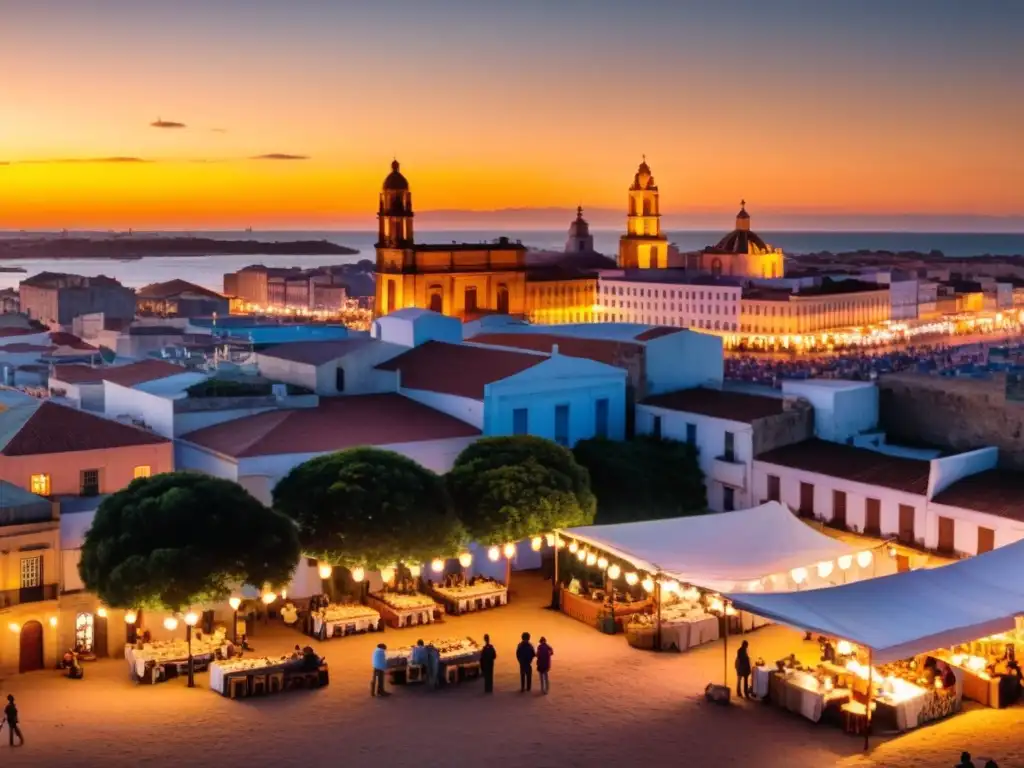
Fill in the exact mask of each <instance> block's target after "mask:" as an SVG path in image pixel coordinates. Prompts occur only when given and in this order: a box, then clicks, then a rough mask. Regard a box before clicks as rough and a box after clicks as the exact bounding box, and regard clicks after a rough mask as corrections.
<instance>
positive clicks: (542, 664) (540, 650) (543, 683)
mask: <svg viewBox="0 0 1024 768" xmlns="http://www.w3.org/2000/svg"><path fill="white" fill-rule="evenodd" d="M554 655H555V650H554V648H552V647H551V646H550V645H548V641H547V638H545V637H542V638H541V639H540V643H539V644H538V645H537V676H538V677H539V678H540V692H541V693H543V694H544V695H545V696H547V694H548V673H549V672H550V671H551V657H552V656H554Z"/></svg>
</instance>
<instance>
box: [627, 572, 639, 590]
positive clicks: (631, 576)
mask: <svg viewBox="0 0 1024 768" xmlns="http://www.w3.org/2000/svg"><path fill="white" fill-rule="evenodd" d="M638 581H640V577H639V576H637V575H636V574H635V573H633V571H630V572H629V573H627V574H626V583H627V584H629V586H631V587H633V586H636V583H637V582H638Z"/></svg>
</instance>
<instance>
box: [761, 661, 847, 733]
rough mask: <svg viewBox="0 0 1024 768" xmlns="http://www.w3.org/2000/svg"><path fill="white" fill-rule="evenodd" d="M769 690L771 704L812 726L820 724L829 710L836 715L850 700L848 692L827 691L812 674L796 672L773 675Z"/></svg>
mask: <svg viewBox="0 0 1024 768" xmlns="http://www.w3.org/2000/svg"><path fill="white" fill-rule="evenodd" d="M769 689H770V692H769V695H770V697H771V700H772V702H773V703H774V704H776V705H777V706H779V707H781V708H783V709H787V710H789V711H790V712H795V713H797V714H798V715H802V716H803V717H806V718H807V719H808V720H810V721H811V722H812V723H817V722H819V721H820V720H821V719H822V717H823V716H824V715H825V712H826V711H827V710H828V709H829V708H830V707H833V708H835V709H836V710H837V712H838V709H839V707H840V706H841V705H842V704H844V703H846V702H847V701H849V700H850V698H851V697H852V692H851V691H850V689H849V688H841V687H840V688H832V689H828V688H827V687H825V686H823V685H822V684H821V682H820V681H819V680H818V678H817V677H816V676H815V675H813V674H812V673H810V672H807V671H805V670H797V669H786V670H784V671H782V672H778V671H776V672H774V673H773V674H772V676H771V679H770V681H769Z"/></svg>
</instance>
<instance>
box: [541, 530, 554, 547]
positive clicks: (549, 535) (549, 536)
mask: <svg viewBox="0 0 1024 768" xmlns="http://www.w3.org/2000/svg"><path fill="white" fill-rule="evenodd" d="M544 540H545V541H546V542H547V545H548V546H549V547H553V546H555V534H553V533H546V534H544Z"/></svg>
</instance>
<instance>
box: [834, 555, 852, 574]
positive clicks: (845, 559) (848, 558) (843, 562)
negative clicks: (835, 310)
mask: <svg viewBox="0 0 1024 768" xmlns="http://www.w3.org/2000/svg"><path fill="white" fill-rule="evenodd" d="M836 562H837V563H838V564H839V570H841V571H846V570H849V568H850V566H851V565H853V555H842V556H840V558H839V559H838V560H836Z"/></svg>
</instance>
